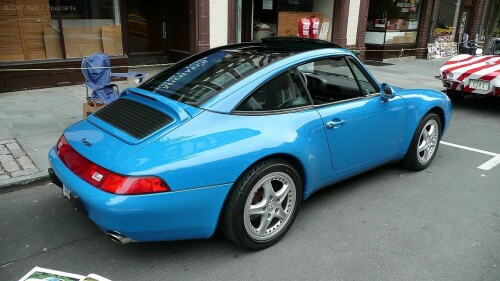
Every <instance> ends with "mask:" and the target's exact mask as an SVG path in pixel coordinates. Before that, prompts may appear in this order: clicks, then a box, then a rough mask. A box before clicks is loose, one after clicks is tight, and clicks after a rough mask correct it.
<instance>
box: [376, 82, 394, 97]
mask: <svg viewBox="0 0 500 281" xmlns="http://www.w3.org/2000/svg"><path fill="white" fill-rule="evenodd" d="M395 96H396V91H395V90H394V88H393V87H391V86H390V85H389V84H386V83H383V84H382V85H380V97H381V98H382V100H383V101H388V100H390V99H392V98H394V97H395Z"/></svg>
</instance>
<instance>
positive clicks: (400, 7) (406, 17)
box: [365, 0, 422, 45]
mask: <svg viewBox="0 0 500 281" xmlns="http://www.w3.org/2000/svg"><path fill="white" fill-rule="evenodd" d="M421 2H422V1H421V0H396V1H393V0H372V1H370V7H369V12H368V24H367V32H366V41H365V43H366V44H381V45H382V44H413V43H415V42H416V39H417V29H418V21H419V15H420V6H421Z"/></svg>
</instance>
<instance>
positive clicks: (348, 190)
mask: <svg viewBox="0 0 500 281" xmlns="http://www.w3.org/2000/svg"><path fill="white" fill-rule="evenodd" d="M499 120H500V99H485V98H470V99H469V98H467V99H466V100H465V101H464V102H463V103H462V104H457V105H456V106H455V116H454V120H453V122H452V125H451V128H450V129H449V131H448V132H447V135H446V136H445V138H444V141H445V142H446V144H441V146H440V147H439V151H438V154H437V157H436V158H435V159H434V162H433V163H432V165H431V166H430V167H429V168H428V169H427V170H425V171H422V172H410V171H407V170H404V169H401V168H400V167H399V166H398V165H396V164H391V165H386V166H384V167H381V168H378V169H376V170H373V171H371V172H368V173H365V174H363V175H360V176H357V177H355V178H354V179H351V180H348V181H345V182H342V183H340V184H336V185H334V186H332V187H331V188H327V189H325V190H323V191H320V192H318V193H316V194H315V195H313V196H312V197H311V198H309V199H308V200H307V201H305V202H304V204H303V205H302V208H301V210H300V213H299V215H298V217H297V220H296V221H295V224H294V225H293V227H292V228H291V229H290V231H289V232H288V234H287V235H286V236H285V237H284V238H283V239H282V240H281V241H280V242H279V243H278V244H276V245H275V246H273V247H271V248H269V249H266V250H263V251H259V252H251V251H247V250H244V249H241V248H239V247H237V246H235V245H233V244H232V243H231V242H229V241H228V240H227V239H225V238H224V237H223V236H221V235H219V234H216V235H215V236H214V237H213V238H212V239H208V240H196V241H177V242H159V243H133V244H127V245H119V244H116V243H114V242H112V241H111V240H109V239H108V238H107V237H106V236H105V235H104V234H103V233H101V232H100V231H99V230H98V229H97V227H96V226H94V225H93V223H92V222H91V221H90V220H89V219H88V218H87V217H85V216H84V215H82V214H79V213H75V212H74V211H73V210H72V208H71V207H70V206H69V204H68V203H67V202H66V200H64V199H63V198H62V196H61V190H60V189H59V188H58V187H57V186H55V185H40V186H36V187H30V188H27V189H23V190H17V191H13V192H9V193H5V194H1V195H0V280H9V281H10V280H18V279H19V278H21V277H22V276H23V275H24V274H25V273H27V272H28V271H29V270H30V269H31V268H33V267H35V266H41V267H45V268H50V269H55V270H61V271H67V272H72V273H77V274H82V275H86V274H89V273H97V274H100V275H102V276H105V277H107V278H109V279H111V280H113V281H120V280H123V281H126V280H131V281H132V280H259V279H262V280H500V164H497V165H494V162H495V161H493V162H492V159H493V158H495V155H497V154H500V122H499ZM488 153H489V154H488ZM484 163H490V164H489V165H487V166H482V165H483V164H484ZM481 166H482V167H483V168H482V169H479V168H478V167H481ZM484 167H486V168H489V169H485V168H484Z"/></svg>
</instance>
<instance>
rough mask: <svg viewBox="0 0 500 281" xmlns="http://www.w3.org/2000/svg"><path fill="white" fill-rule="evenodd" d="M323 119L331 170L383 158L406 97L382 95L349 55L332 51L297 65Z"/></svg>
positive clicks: (397, 131)
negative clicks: (305, 78) (325, 55)
mask: <svg viewBox="0 0 500 281" xmlns="http://www.w3.org/2000/svg"><path fill="white" fill-rule="evenodd" d="M299 69H301V70H302V71H303V72H304V70H306V71H305V74H306V77H307V85H308V89H309V91H310V94H311V97H312V99H313V101H314V103H315V106H316V108H317V111H318V112H319V114H320V115H321V118H322V119H323V123H324V126H325V131H326V135H327V138H328V144H329V148H330V153H331V158H332V163H333V167H334V169H335V170H337V171H341V170H346V169H351V168H353V169H358V168H359V167H361V166H366V165H374V164H379V163H383V162H384V161H387V160H389V159H391V158H392V157H393V156H394V155H395V154H396V153H397V151H398V150H399V147H400V145H401V142H402V139H403V132H404V127H405V123H406V103H405V101H404V100H403V98H401V97H399V96H396V97H394V98H392V99H389V100H383V99H382V98H381V97H380V95H379V94H378V92H379V90H380V89H378V85H377V84H376V83H375V82H374V81H373V80H372V79H371V77H370V76H369V75H367V73H366V71H365V70H364V69H363V68H362V66H361V65H359V64H358V62H357V61H356V60H355V59H353V58H350V57H332V58H328V59H322V60H318V61H314V62H312V63H309V64H307V66H306V65H304V66H302V67H299Z"/></svg>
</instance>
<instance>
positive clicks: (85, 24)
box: [49, 0, 123, 58]
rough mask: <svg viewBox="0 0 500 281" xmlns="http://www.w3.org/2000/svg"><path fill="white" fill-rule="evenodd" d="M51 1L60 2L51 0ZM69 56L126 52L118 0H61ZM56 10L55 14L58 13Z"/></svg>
mask: <svg viewBox="0 0 500 281" xmlns="http://www.w3.org/2000/svg"><path fill="white" fill-rule="evenodd" d="M49 2H50V5H57V1H56V0H50V1H49ZM60 3H61V7H65V6H72V7H74V8H73V9H61V11H60V12H61V20H62V26H63V32H64V48H65V50H66V57H67V58H81V57H85V56H89V55H91V54H93V53H97V52H104V53H106V54H108V55H120V54H122V53H123V48H122V39H121V37H122V35H121V26H120V15H119V10H118V1H116V0H60ZM54 14H57V12H56V11H53V15H52V17H53V18H54V17H57V15H54Z"/></svg>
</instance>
